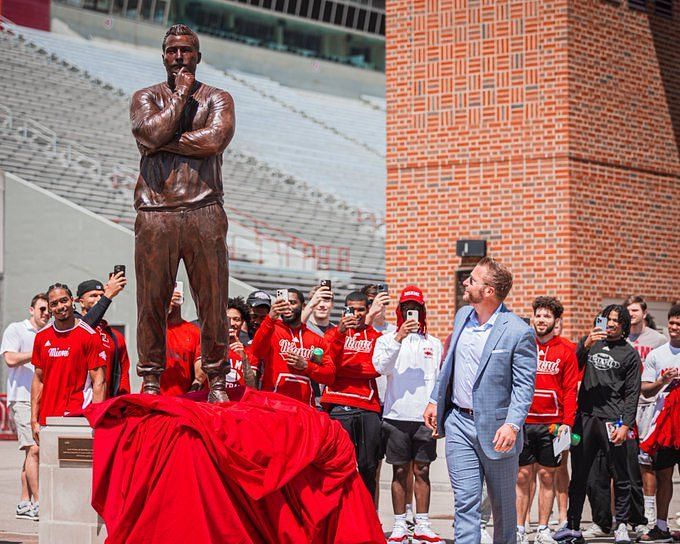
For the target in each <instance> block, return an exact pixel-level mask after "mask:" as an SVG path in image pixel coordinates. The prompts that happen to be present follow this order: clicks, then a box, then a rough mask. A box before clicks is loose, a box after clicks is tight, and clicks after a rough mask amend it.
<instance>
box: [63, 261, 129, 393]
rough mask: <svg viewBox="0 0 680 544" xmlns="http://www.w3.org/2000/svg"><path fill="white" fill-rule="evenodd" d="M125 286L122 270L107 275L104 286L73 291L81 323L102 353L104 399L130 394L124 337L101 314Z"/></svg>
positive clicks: (82, 285)
mask: <svg viewBox="0 0 680 544" xmlns="http://www.w3.org/2000/svg"><path fill="white" fill-rule="evenodd" d="M126 283H127V280H126V279H125V271H124V270H122V271H119V272H118V273H115V272H114V274H111V277H110V278H109V281H108V283H107V284H106V285H102V283H101V282H99V281H98V280H86V281H83V282H81V283H80V284H79V285H78V289H77V291H76V301H77V302H79V303H80V311H81V313H82V319H83V321H85V323H87V324H88V325H90V326H91V327H92V328H94V330H96V331H97V332H98V333H99V336H100V338H101V341H102V345H103V346H104V350H105V351H106V359H107V365H106V387H107V392H106V396H107V398H111V397H117V396H119V395H127V394H128V393H130V391H131V389H130V357H129V355H128V350H127V345H126V343H125V336H124V335H123V333H121V332H120V331H119V330H118V329H116V328H114V327H111V325H109V323H108V322H107V321H106V319H104V312H105V311H106V310H107V309H108V307H109V305H110V304H111V300H112V299H113V297H115V296H116V295H117V294H118V293H119V292H120V291H121V290H122V289H123V287H124V286H125V284H126ZM107 294H108V296H107ZM76 315H77V316H78V315H79V314H76Z"/></svg>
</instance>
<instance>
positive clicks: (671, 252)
mask: <svg viewBox="0 0 680 544" xmlns="http://www.w3.org/2000/svg"><path fill="white" fill-rule="evenodd" d="M387 104H388V115H387V172H388V182H387V205H386V210H387V244H386V246H387V248H386V249H387V275H388V279H389V282H390V284H391V285H392V286H393V288H398V287H399V288H400V287H402V286H403V285H405V284H406V283H407V282H415V283H417V284H418V285H420V286H421V287H422V288H423V289H424V290H425V292H426V296H427V298H428V301H429V306H430V308H428V310H429V311H428V314H429V315H432V316H434V318H433V320H432V323H431V328H432V331H433V332H434V333H435V334H438V335H440V336H443V335H444V334H446V332H448V331H449V330H450V324H451V319H452V317H453V310H454V305H455V300H456V290H457V284H458V280H457V277H458V279H460V277H461V275H464V274H465V270H466V269H469V268H470V266H472V265H473V264H474V260H469V259H468V258H461V257H457V256H456V241H457V240H460V239H484V240H486V241H487V254H488V255H491V256H493V257H495V258H498V259H499V260H501V261H502V262H505V263H506V264H508V265H509V266H510V268H511V270H512V271H513V273H514V276H515V286H514V288H513V291H512V292H511V294H510V297H509V299H508V301H507V302H508V304H509V306H510V307H511V308H512V309H513V310H515V311H516V312H517V313H519V314H520V315H523V316H529V315H530V311H531V301H532V300H533V298H534V297H536V296H538V295H543V294H552V295H556V296H558V297H560V298H561V300H562V302H563V303H564V305H565V309H566V310H565V334H566V335H568V336H571V337H575V336H576V335H580V334H582V333H583V332H585V330H587V329H588V328H589V326H590V323H592V319H593V317H594V315H595V313H596V311H597V310H598V309H599V307H600V305H601V303H602V302H603V300H605V299H617V300H618V299H621V300H622V299H623V298H624V297H625V296H627V295H629V294H633V293H636V294H642V295H644V296H645V297H647V298H648V299H649V300H656V301H668V302H670V301H672V300H675V299H677V298H680V239H679V238H680V237H679V236H678V227H677V225H678V222H679V221H680V2H679V1H677V0H676V1H675V2H672V1H670V0H667V1H656V2H653V1H647V2H645V0H634V1H633V0H629V1H625V0H624V1H606V0H589V1H587V0H524V1H511V0H439V1H438V0H392V1H390V2H387Z"/></svg>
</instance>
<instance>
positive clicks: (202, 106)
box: [130, 25, 234, 402]
mask: <svg viewBox="0 0 680 544" xmlns="http://www.w3.org/2000/svg"><path fill="white" fill-rule="evenodd" d="M199 62H201V53H200V50H199V42H198V36H196V34H195V33H194V32H193V31H192V30H191V29H190V28H189V27H187V26H185V25H174V26H172V27H170V29H169V30H168V31H167V33H166V34H165V39H164V40H163V64H164V65H165V70H166V72H167V81H166V82H163V83H159V84H157V85H153V86H151V87H147V88H145V89H141V90H139V91H137V92H136V93H135V94H134V96H133V97H132V103H131V105H130V119H131V122H132V134H133V135H134V137H135V139H136V140H137V147H138V148H139V151H140V153H141V155H142V157H141V161H140V171H139V178H138V180H137V186H136V187H135V209H136V210H137V220H136V222H135V272H136V275H137V350H138V353H139V362H138V364H137V374H138V375H140V376H142V377H143V380H144V381H143V385H142V391H143V392H144V393H151V394H155V395H158V394H160V375H161V373H162V372H163V370H164V368H165V333H166V317H167V315H168V304H169V301H170V298H171V296H172V292H173V288H174V282H175V278H176V275H177V269H178V266H179V261H180V259H182V260H184V265H185V267H186V269H187V273H188V275H189V283H190V285H191V292H192V295H193V297H194V300H195V301H196V306H197V309H198V315H199V318H200V320H201V323H202V326H201V354H202V361H201V367H202V369H203V371H204V372H205V374H206V375H207V377H208V382H209V384H210V395H209V397H208V399H209V401H210V402H222V401H225V400H228V398H227V393H226V388H225V375H226V373H227V372H228V371H229V357H228V348H229V344H228V336H227V335H228V331H229V322H228V318H227V300H228V288H229V285H228V282H229V261H228V252H227V243H226V236H227V215H226V213H225V211H224V207H223V194H224V191H223V188H222V168H221V167H222V152H223V151H224V150H225V148H226V147H227V145H229V142H230V141H231V138H232V137H233V135H234V101H233V99H232V98H231V96H230V95H229V93H227V92H225V91H222V90H220V89H216V88H214V87H210V86H208V85H206V84H205V83H201V82H199V81H196V80H195V73H196V66H197V65H198V63H199Z"/></svg>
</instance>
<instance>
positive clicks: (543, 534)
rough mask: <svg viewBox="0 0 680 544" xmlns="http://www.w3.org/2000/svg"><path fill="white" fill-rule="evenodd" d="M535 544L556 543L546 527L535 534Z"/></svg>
mask: <svg viewBox="0 0 680 544" xmlns="http://www.w3.org/2000/svg"><path fill="white" fill-rule="evenodd" d="M534 543H535V544H557V541H556V540H555V539H554V538H553V537H552V532H551V531H550V529H548V528H547V527H546V528H545V529H541V530H540V531H538V532H537V533H536V539H535V540H534Z"/></svg>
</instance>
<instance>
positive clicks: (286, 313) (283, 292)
mask: <svg viewBox="0 0 680 544" xmlns="http://www.w3.org/2000/svg"><path fill="white" fill-rule="evenodd" d="M304 303H305V297H304V295H303V294H302V293H301V292H300V291H299V290H298V289H293V288H289V289H279V290H278V291H277V296H276V299H275V301H274V304H273V305H272V307H271V310H270V312H269V315H268V316H267V317H265V318H264V320H263V321H262V324H261V325H260V327H259V328H258V329H257V332H256V333H255V337H254V338H253V342H252V344H251V345H250V350H251V352H252V354H253V356H254V357H256V358H257V359H260V360H261V361H262V390H263V391H273V392H275V393H281V394H282V395H287V396H289V397H291V398H294V399H297V400H299V401H300V402H304V403H305V404H309V405H310V406H314V398H315V397H314V389H313V386H312V382H313V381H315V382H317V383H323V384H328V383H333V380H334V379H335V365H334V364H333V360H332V358H331V356H330V353H329V350H328V343H327V342H326V340H324V339H323V338H322V337H321V336H319V335H318V334H316V333H314V332H312V331H311V330H309V329H308V328H307V326H306V325H305V324H304V323H302V320H301V316H302V308H303V306H304ZM317 348H318V349H321V350H322V351H323V354H322V356H321V359H320V360H318V361H315V360H312V354H313V352H314V350H315V349H317Z"/></svg>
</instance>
